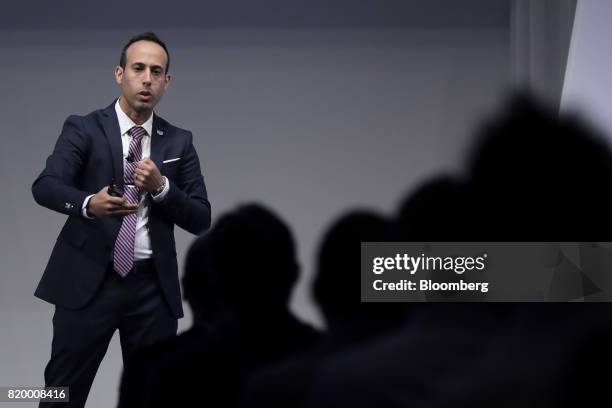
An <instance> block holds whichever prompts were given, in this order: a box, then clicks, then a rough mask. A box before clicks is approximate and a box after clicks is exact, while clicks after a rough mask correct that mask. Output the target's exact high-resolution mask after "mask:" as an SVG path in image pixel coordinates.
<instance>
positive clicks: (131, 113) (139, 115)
mask: <svg viewBox="0 0 612 408" xmlns="http://www.w3.org/2000/svg"><path fill="white" fill-rule="evenodd" d="M119 107H120V108H121V110H122V111H123V113H125V114H126V115H127V116H128V117H129V118H130V119H132V121H133V122H134V123H135V124H137V125H142V124H143V123H145V122H146V121H147V120H148V119H149V117H150V116H151V113H153V112H152V111H142V112H138V111H135V110H134V109H132V108H131V107H130V105H128V104H127V102H125V99H124V98H122V97H119Z"/></svg>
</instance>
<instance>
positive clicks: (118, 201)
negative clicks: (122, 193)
mask: <svg viewBox="0 0 612 408" xmlns="http://www.w3.org/2000/svg"><path fill="white" fill-rule="evenodd" d="M107 202H108V203H109V204H112V205H114V206H122V205H123V204H124V203H125V197H113V196H108V198H107Z"/></svg>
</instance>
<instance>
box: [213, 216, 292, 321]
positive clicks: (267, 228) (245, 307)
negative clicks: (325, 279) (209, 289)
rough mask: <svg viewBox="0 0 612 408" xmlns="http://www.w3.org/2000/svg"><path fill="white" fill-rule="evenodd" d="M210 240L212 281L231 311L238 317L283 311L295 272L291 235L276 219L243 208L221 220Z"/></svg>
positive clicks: (281, 222)
mask: <svg viewBox="0 0 612 408" xmlns="http://www.w3.org/2000/svg"><path fill="white" fill-rule="evenodd" d="M208 238H209V239H210V241H211V251H212V254H213V257H212V268H213V271H214V276H215V280H216V282H218V285H219V291H220V294H221V296H222V297H223V301H224V303H225V304H226V305H227V306H228V307H229V308H230V309H232V310H234V311H235V312H236V313H238V314H240V313H243V314H244V313H247V314H250V313H255V312H257V311H262V310H263V311H268V312H274V311H277V312H281V311H283V310H285V309H286V306H287V302H288V299H289V296H290V294H291V289H292V287H293V284H294V283H295V281H296V279H297V277H298V266H297V262H296V253H295V244H294V241H293V237H292V235H291V232H290V231H289V228H288V227H287V225H286V224H285V223H284V222H283V221H282V220H281V219H280V218H279V217H278V216H277V215H275V214H274V213H272V212H271V211H270V210H268V209H266V208H264V207H263V206H261V205H257V204H249V205H244V206H241V207H239V208H238V209H236V210H234V211H232V212H229V213H227V214H225V215H223V216H221V217H220V218H219V220H218V221H217V223H216V224H215V225H214V227H213V229H212V230H211V231H210V233H209V236H208ZM264 317H265V316H264Z"/></svg>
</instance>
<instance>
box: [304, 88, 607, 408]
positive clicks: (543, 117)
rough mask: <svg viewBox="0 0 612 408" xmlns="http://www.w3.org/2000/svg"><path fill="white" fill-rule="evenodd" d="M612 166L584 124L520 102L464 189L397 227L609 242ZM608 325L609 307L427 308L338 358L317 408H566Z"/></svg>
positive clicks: (484, 141)
mask: <svg viewBox="0 0 612 408" xmlns="http://www.w3.org/2000/svg"><path fill="white" fill-rule="evenodd" d="M611 163H612V161H611V155H610V151H609V149H608V147H607V146H606V144H605V143H604V142H603V141H602V140H601V138H600V137H599V136H598V135H597V134H596V133H595V132H593V131H592V130H591V129H589V128H588V127H587V126H586V125H584V124H582V123H580V122H579V121H577V120H576V119H573V118H567V117H561V118H559V117H558V115H557V114H556V113H554V112H551V111H548V110H546V109H545V108H543V107H541V106H539V105H538V104H537V103H536V102H534V101H533V100H531V99H530V98H528V97H526V96H519V97H517V98H515V99H514V100H513V101H512V103H511V104H510V107H509V108H508V109H507V111H506V112H505V113H503V114H502V115H501V116H499V117H498V118H496V120H495V121H493V122H491V123H489V124H488V125H487V126H485V127H484V128H483V130H482V131H481V133H480V136H479V138H478V139H477V144H476V147H475V149H474V150H473V152H472V155H471V157H470V160H469V163H468V171H467V172H466V175H465V176H463V177H462V179H463V180H464V181H460V180H459V179H455V178H453V177H449V178H447V179H444V178H442V179H437V180H434V181H433V182H432V183H429V184H427V185H425V187H423V188H422V189H421V190H420V191H419V192H418V194H417V195H415V197H413V198H412V199H411V200H409V201H408V202H407V203H406V204H405V205H404V206H403V210H402V216H400V217H399V222H398V225H397V227H396V228H397V230H398V231H399V232H400V233H401V236H402V237H404V239H406V238H410V240H411V241H420V240H435V241H444V240H447V239H448V238H447V237H451V239H452V240H456V241H551V242H559V241H581V240H593V239H595V238H597V239H600V240H603V241H606V238H607V237H610V236H612V213H611V212H610V211H609V209H610V208H612V199H611V198H612V194H611V191H612V190H611V189H610V188H609V186H610V185H612V171H611V170H612V167H611ZM455 203H458V205H455ZM447 211H448V212H447ZM584 295H586V294H584ZM610 325H612V318H611V313H610V306H609V304H603V303H600V304H583V305H579V304H525V305H521V304H484V303H480V304H464V303H461V304H457V303H454V304H453V303H451V304H425V305H421V304H419V305H418V308H416V309H415V312H414V313H413V318H412V319H410V320H409V321H408V322H407V323H406V324H405V325H404V327H403V330H402V331H400V332H396V333H393V334H392V335H389V336H387V337H385V338H383V339H380V340H378V341H377V342H373V343H371V344H368V345H367V346H364V347H362V348H360V349H358V350H352V351H348V352H346V353H343V354H340V355H336V356H333V357H332V358H330V359H329V360H328V361H327V362H326V363H325V364H324V365H323V366H322V368H321V369H320V370H319V372H318V373H317V381H316V382H315V383H314V385H313V388H312V389H311V390H310V396H309V398H310V399H309V404H308V405H307V406H309V407H332V406H334V407H337V406H351V407H379V406H385V407H403V406H411V407H436V406H444V407H450V406H456V407H463V406H478V407H480V406H482V407H484V406H487V407H490V406H503V407H505V406H508V407H510V406H512V407H515V406H538V407H554V406H558V398H559V394H562V391H563V390H561V389H560V388H559V385H560V384H563V383H564V381H565V382H567V381H566V377H567V376H568V375H569V374H570V371H569V370H568V368H570V367H569V366H568V364H566V363H567V362H568V361H575V360H576V359H572V356H574V355H575V354H576V353H577V352H579V351H580V350H583V348H584V347H585V345H587V344H588V343H589V342H590V341H592V339H593V338H597V336H598V334H599V333H600V332H601V331H602V328H603V327H610ZM591 368H592V367H591ZM580 394H581V393H580V392H575V390H574V392H573V393H572V395H573V396H575V395H580ZM577 400H580V398H578V399H577Z"/></svg>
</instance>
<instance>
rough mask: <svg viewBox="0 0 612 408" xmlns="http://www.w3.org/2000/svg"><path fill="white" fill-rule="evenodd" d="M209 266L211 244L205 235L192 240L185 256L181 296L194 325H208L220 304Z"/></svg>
mask: <svg viewBox="0 0 612 408" xmlns="http://www.w3.org/2000/svg"><path fill="white" fill-rule="evenodd" d="M213 279H214V277H213V274H212V268H211V244H210V239H209V238H208V236H207V235H202V236H199V237H198V238H196V239H195V241H193V243H192V244H191V246H190V247H189V250H188V251H187V256H186V258H185V273H184V275H183V280H182V282H183V297H184V299H185V300H186V301H187V302H188V303H189V306H190V307H191V310H192V312H193V320H194V324H196V325H209V324H212V323H213V321H214V320H215V319H216V318H217V317H218V315H219V313H220V311H221V310H220V305H219V299H218V292H217V288H216V286H215V283H214V281H213Z"/></svg>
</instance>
